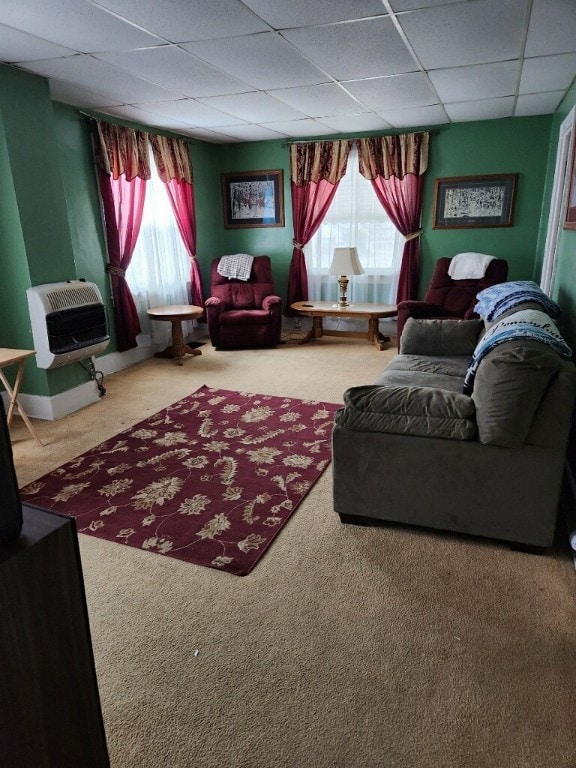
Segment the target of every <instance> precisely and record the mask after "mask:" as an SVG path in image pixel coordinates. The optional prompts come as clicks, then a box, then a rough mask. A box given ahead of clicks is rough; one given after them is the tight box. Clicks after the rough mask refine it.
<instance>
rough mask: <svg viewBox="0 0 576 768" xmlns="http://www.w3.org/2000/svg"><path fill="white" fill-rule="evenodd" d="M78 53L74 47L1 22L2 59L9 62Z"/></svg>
mask: <svg viewBox="0 0 576 768" xmlns="http://www.w3.org/2000/svg"><path fill="white" fill-rule="evenodd" d="M73 53H76V51H74V50H73V49H72V48H64V47H62V46H61V45H56V44H55V43H50V42H48V41H47V40H43V39H42V38H40V37H35V36H34V35H30V34H28V32H21V31H20V30H18V29H12V28H11V27H6V26H4V25H3V24H0V59H1V60H2V61H7V62H9V63H10V62H16V61H24V60H26V61H32V60H33V59H52V58H56V57H58V56H70V55H71V54H73Z"/></svg>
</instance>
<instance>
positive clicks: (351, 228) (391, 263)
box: [304, 147, 404, 304]
mask: <svg viewBox="0 0 576 768" xmlns="http://www.w3.org/2000/svg"><path fill="white" fill-rule="evenodd" d="M348 245H354V246H356V248H357V249H358V256H359V258H360V262H361V264H362V267H363V268H364V274H363V275H354V276H353V277H351V278H350V283H349V284H348V299H349V300H350V301H352V302H354V301H356V302H376V303H379V304H395V303H396V290H397V288H398V275H399V272H400V263H401V260H402V252H403V249H404V238H403V236H402V235H401V234H400V233H399V232H398V230H397V229H396V227H395V226H394V225H393V224H392V222H391V221H390V219H389V218H388V216H387V214H386V211H385V210H384V208H383V207H382V206H381V204H380V203H379V201H378V198H377V197H376V193H375V192H374V190H373V189H372V184H371V183H370V182H369V181H368V180H367V179H365V178H364V177H363V176H361V175H360V172H359V170H358V150H357V149H356V147H352V149H351V151H350V157H349V158H348V168H347V171H346V175H345V176H344V178H343V179H342V181H341V182H340V186H339V187H338V190H337V191H336V194H335V195H334V200H333V201H332V205H331V206H330V208H329V209H328V213H327V214H326V217H325V219H324V221H323V222H322V224H321V225H320V228H319V230H318V232H317V233H316V234H315V235H314V237H313V238H312V239H311V240H310V242H309V243H308V244H307V245H306V247H305V248H304V253H305V256H306V268H307V271H308V288H309V295H310V298H311V299H313V300H314V299H316V300H324V301H331V300H336V299H337V297H338V282H337V280H336V278H335V277H334V276H333V275H328V270H329V269H330V264H331V262H332V255H333V253H334V248H336V247H340V246H348Z"/></svg>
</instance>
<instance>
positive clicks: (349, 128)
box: [322, 113, 392, 133]
mask: <svg viewBox="0 0 576 768" xmlns="http://www.w3.org/2000/svg"><path fill="white" fill-rule="evenodd" d="M322 123H323V124H324V125H327V126H328V127H329V128H332V129H333V130H335V131H336V132H337V133H361V132H362V131H385V130H386V129H388V128H391V127H392V126H391V125H390V123H387V122H386V120H383V119H382V118H381V117H379V116H378V115H373V114H371V113H363V114H360V115H345V116H343V117H324V118H322Z"/></svg>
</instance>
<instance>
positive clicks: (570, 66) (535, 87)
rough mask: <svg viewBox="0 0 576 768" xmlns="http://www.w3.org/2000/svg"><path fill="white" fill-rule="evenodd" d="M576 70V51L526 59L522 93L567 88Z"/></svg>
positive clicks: (523, 68)
mask: <svg viewBox="0 0 576 768" xmlns="http://www.w3.org/2000/svg"><path fill="white" fill-rule="evenodd" d="M575 72H576V53H561V54H559V55H558V56H539V57H538V58H536V59H526V60H525V61H524V66H523V67H522V77H521V79H520V90H519V92H520V93H538V92H540V91H559V90H561V89H564V90H566V88H568V87H569V86H570V83H571V82H572V80H573V79H574V73H575Z"/></svg>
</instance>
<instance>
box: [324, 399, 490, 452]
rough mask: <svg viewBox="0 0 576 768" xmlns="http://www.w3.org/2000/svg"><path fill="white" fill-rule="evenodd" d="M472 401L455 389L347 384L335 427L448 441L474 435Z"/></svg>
mask: <svg viewBox="0 0 576 768" xmlns="http://www.w3.org/2000/svg"><path fill="white" fill-rule="evenodd" d="M475 414H476V409H475V405H474V401H473V400H472V398H471V397H468V396H467V395H462V394H460V393H459V392H450V391H448V390H445V389H436V388H434V387H382V386H378V385H369V386H362V387H351V388H350V389H348V390H346V392H345V393H344V408H341V409H340V410H339V411H338V412H337V414H336V424H337V425H338V426H339V427H342V428H344V429H348V430H351V431H354V432H390V433H393V434H400V435H419V436H420V437H440V438H446V439H450V440H471V439H473V438H474V437H476V432H477V430H476V419H475Z"/></svg>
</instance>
